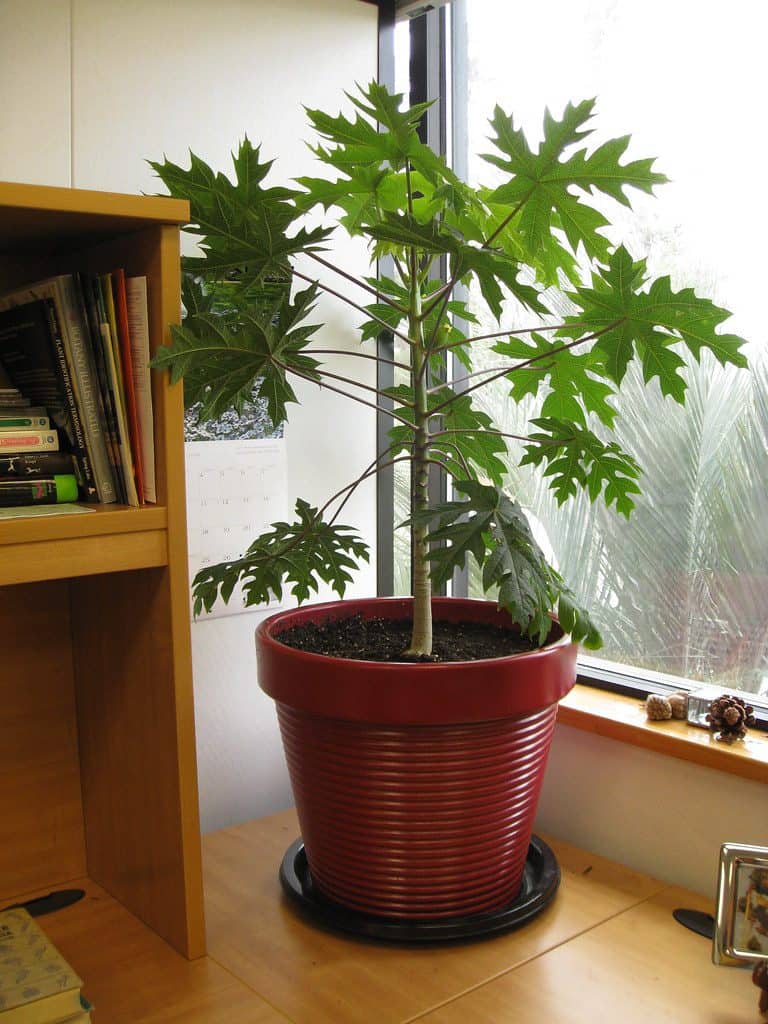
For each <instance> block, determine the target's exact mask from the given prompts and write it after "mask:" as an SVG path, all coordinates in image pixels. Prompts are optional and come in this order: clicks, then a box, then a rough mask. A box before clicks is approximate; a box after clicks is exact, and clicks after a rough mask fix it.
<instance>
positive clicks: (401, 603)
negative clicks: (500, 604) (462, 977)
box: [256, 598, 576, 920]
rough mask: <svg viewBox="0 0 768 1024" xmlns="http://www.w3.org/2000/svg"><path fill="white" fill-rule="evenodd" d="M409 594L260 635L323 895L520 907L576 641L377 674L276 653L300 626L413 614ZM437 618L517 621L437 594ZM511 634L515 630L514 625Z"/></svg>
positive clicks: (373, 665)
mask: <svg viewBox="0 0 768 1024" xmlns="http://www.w3.org/2000/svg"><path fill="white" fill-rule="evenodd" d="M411 605H412V601H411V599H410V598H403V599H399V598H378V599H369V600H360V601H343V602H341V601H339V602H334V603H331V604H319V605H310V606H307V607H305V608H300V609H295V610H291V611H286V612H279V613H278V614H276V615H273V616H271V617H270V618H268V619H266V620H265V621H264V622H262V623H261V625H260V626H259V627H258V630H257V632H256V640H257V656H258V674H259V685H260V686H261V688H262V689H263V690H264V691H265V692H266V693H268V694H269V695H270V696H271V697H273V698H274V700H275V701H276V703H277V714H278V720H279V723H280V731H281V734H282V738H283V745H284V748H285V754H286V759H287V762H288V769H289V772H290V777H291V785H292V787H293V793H294V797H295V800H296V807H297V811H298V815H299V824H300V827H301V834H302V839H303V841H304V847H305V851H306V856H307V861H308V863H309V867H310V870H311V872H312V876H313V878H314V880H315V882H316V884H317V885H318V887H319V888H320V889H321V890H322V891H323V892H324V893H325V894H326V895H327V896H329V897H330V898H331V899H334V900H336V901H338V902H339V903H341V904H343V905H344V906H347V907H350V908H352V909H355V910H359V911H363V912H365V913H369V914H375V915H377V916H381V917H387V918H404V919H419V920H438V919H440V918H448V917H456V916H465V915H470V914H476V913H482V912H490V911H494V910H497V909H499V908H501V907H503V906H505V905H506V904H507V903H509V902H510V901H511V900H513V899H514V897H515V896H516V895H517V893H518V891H519V888H520V884H521V880H522V874H523V869H524V867H525V860H526V856H527V852H528V845H529V842H530V838H531V832H532V830H533V821H534V817H535V814H536V805H537V802H538V797H539V791H540V789H541V783H542V780H543V776H544V769H545V767H546V761H547V755H548V753H549V747H550V742H551V739H552V731H553V729H554V724H555V715H556V712H557V702H558V700H560V698H561V697H563V696H565V694H566V693H568V691H569V690H570V689H571V687H572V686H573V684H574V682H575V681H576V644H574V643H573V642H572V641H571V640H570V639H569V638H568V637H566V636H564V635H563V632H562V630H561V629H560V626H559V625H558V624H557V623H553V629H552V634H551V636H550V640H549V643H548V644H547V645H546V646H545V647H542V648H541V649H539V650H535V651H531V652H527V653H522V654H515V655H512V656H510V657H505V658H493V659H487V660H484V661H464V662H445V663H437V664H432V663H429V664H410V663H407V662H397V663H392V662H390V663H379V662H372V661H354V660H349V659H342V658H332V657H327V656H326V655H320V654H309V653H307V652H305V651H300V650H296V649H295V648H292V647H288V646H287V645H285V644H282V643H280V633H281V632H282V631H283V630H285V629H288V628H290V627H291V626H294V625H299V624H301V623H306V622H326V621H328V620H329V619H330V620H332V619H340V618H346V617H349V616H351V615H356V614H360V615H362V616H363V617H365V618H389V619H405V618H410V617H411ZM433 607H434V615H435V619H437V620H442V621H448V622H458V621H462V622H466V621H468V620H469V621H475V622H483V623H491V624H494V625H507V626H508V625H509V618H508V616H507V615H506V613H505V612H501V611H499V610H498V609H497V608H496V605H495V604H493V603H492V602H486V601H469V600H462V599H459V598H435V599H434V601H433ZM510 628H512V627H511V626H510Z"/></svg>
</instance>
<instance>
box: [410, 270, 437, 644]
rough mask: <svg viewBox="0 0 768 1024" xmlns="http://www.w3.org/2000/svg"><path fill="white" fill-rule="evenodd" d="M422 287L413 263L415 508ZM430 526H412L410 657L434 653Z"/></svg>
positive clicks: (423, 426)
mask: <svg viewBox="0 0 768 1024" xmlns="http://www.w3.org/2000/svg"><path fill="white" fill-rule="evenodd" d="M420 315H421V290H420V288H419V281H418V275H417V273H416V267H415V266H414V265H413V263H412V266H411V314H410V317H409V331H408V333H409V336H410V338H411V340H412V341H413V342H414V345H413V348H412V357H411V381H412V384H413V392H414V401H415V403H416V407H415V409H414V422H415V426H416V433H415V436H414V445H413V461H412V463H411V489H412V511H413V513H414V514H417V513H419V512H423V511H424V510H425V509H426V508H427V506H428V504H429V463H428V462H427V459H428V457H429V412H428V395H427V384H428V382H427V368H426V366H425V365H424V363H425V361H426V358H427V357H426V354H425V352H424V345H423V340H424V339H423V330H422V324H421V320H420ZM428 552H429V545H428V543H427V527H426V525H425V524H424V523H418V524H414V525H413V526H412V527H411V565H412V566H413V632H412V634H411V643H410V645H409V647H408V649H407V650H406V652H405V654H406V656H407V657H409V658H422V657H424V658H428V657H429V656H430V655H431V654H432V582H431V580H430V578H429V561H428V560H427V554H428Z"/></svg>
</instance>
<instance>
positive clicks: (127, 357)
mask: <svg viewBox="0 0 768 1024" xmlns="http://www.w3.org/2000/svg"><path fill="white" fill-rule="evenodd" d="M112 289H113V293H114V301H115V315H116V318H117V339H118V343H119V347H120V367H121V369H122V372H123V391H124V394H125V406H126V410H127V412H128V431H129V433H130V438H131V455H132V457H133V469H134V475H135V479H136V493H137V494H138V496H139V504H141V505H143V504H144V501H145V494H144V472H143V469H142V464H141V438H140V434H139V414H138V409H137V407H136V389H135V385H134V382H133V356H132V354H131V335H130V330H129V328H128V302H127V298H126V292H125V272H124V271H123V270H121V269H119V268H118V269H117V270H114V271H113V272H112Z"/></svg>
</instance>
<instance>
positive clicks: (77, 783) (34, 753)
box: [0, 182, 205, 958]
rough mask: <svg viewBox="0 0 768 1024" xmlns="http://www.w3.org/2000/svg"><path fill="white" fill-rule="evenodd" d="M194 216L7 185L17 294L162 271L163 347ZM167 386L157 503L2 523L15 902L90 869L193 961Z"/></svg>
mask: <svg viewBox="0 0 768 1024" xmlns="http://www.w3.org/2000/svg"><path fill="white" fill-rule="evenodd" d="M187 218H188V208H187V204H186V203H183V202H179V201H177V200H163V199H161V198H156V197H141V196H120V195H115V194H111V193H100V192H88V191H81V190H76V189H56V188H47V187H41V186H31V185H18V184H12V183H1V182H0V291H3V290H6V289H12V288H16V287H19V286H22V285H24V284H28V283H30V282H32V281H35V280H38V279H40V278H43V277H47V276H51V275H54V274H61V273H69V272H72V271H75V270H87V271H91V272H95V273H106V272H109V271H111V270H113V269H114V268H116V267H123V268H124V269H125V271H126V273H128V274H131V275H142V276H145V277H146V278H147V289H148V297H149V332H150V347H151V349H152V351H154V350H155V349H156V348H157V346H159V345H161V344H163V342H164V341H165V340H166V338H167V334H168V329H169V325H170V324H171V323H175V322H177V321H178V319H179V315H180V295H179V224H180V223H183V222H184V221H185V220H186V219H187ZM152 400H153V406H154V414H155V460H156V480H157V497H158V504H157V505H151V506H146V507H143V508H129V507H126V506H116V505H107V506H104V505H102V506H93V507H92V508H93V511H91V512H88V513H85V514H82V515H71V516H66V515H53V516H45V517H40V518H32V517H30V518H21V519H13V520H5V521H2V520H0V623H1V624H2V627H3V634H4V641H5V642H4V645H3V658H2V659H0V899H4V898H5V897H6V896H7V897H11V896H12V895H13V894H14V893H15V892H20V891H25V892H26V891H30V890H33V889H43V888H45V889H46V890H49V889H51V888H55V887H57V886H60V885H62V884H64V883H66V882H68V881H69V880H71V879H72V878H77V877H81V876H82V877H88V878H89V879H91V880H92V881H93V882H94V883H97V884H98V885H100V886H101V887H102V889H103V890H105V891H106V892H108V893H109V894H110V896H111V897H112V898H113V899H114V900H117V901H119V903H120V904H122V906H123V907H125V908H127V909H128V910H129V911H131V912H132V913H133V914H134V915H136V917H138V918H139V919H141V921H142V922H144V926H145V927H146V928H147V929H149V930H150V931H151V932H154V933H157V935H158V936H160V937H161V938H162V939H165V940H166V941H167V942H169V943H170V944H171V945H172V946H174V947H175V948H176V949H177V950H178V951H179V952H180V953H182V954H183V955H184V956H185V957H189V958H194V957H199V956H201V955H202V954H203V953H204V950H205V939H204V923H203V903H202V880H201V864H200V828H199V815H198V798H197V774H196V763H195V737H194V716H193V696H192V666H191V654H190V632H189V580H188V575H187V550H186V514H185V495H184V437H183V395H182V392H181V388H180V387H173V388H172V387H170V386H169V385H168V381H167V378H166V377H165V376H161V375H159V374H153V381H152ZM6 902H9V900H6ZM158 942H159V940H158Z"/></svg>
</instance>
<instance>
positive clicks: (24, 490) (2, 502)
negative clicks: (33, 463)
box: [0, 473, 77, 508]
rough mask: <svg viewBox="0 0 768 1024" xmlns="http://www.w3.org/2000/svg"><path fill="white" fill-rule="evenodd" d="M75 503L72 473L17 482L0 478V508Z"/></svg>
mask: <svg viewBox="0 0 768 1024" xmlns="http://www.w3.org/2000/svg"><path fill="white" fill-rule="evenodd" d="M63 501H77V477H76V476H75V475H74V473H62V474H60V475H58V476H50V477H36V478H35V479H34V480H19V479H18V477H9V478H4V477H0V508H13V507H16V506H18V505H56V504H59V503H60V502H63Z"/></svg>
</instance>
